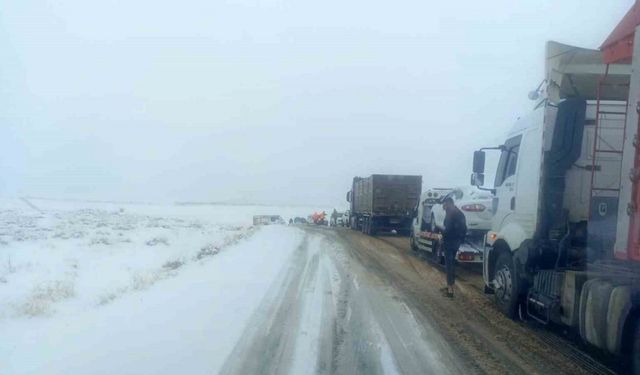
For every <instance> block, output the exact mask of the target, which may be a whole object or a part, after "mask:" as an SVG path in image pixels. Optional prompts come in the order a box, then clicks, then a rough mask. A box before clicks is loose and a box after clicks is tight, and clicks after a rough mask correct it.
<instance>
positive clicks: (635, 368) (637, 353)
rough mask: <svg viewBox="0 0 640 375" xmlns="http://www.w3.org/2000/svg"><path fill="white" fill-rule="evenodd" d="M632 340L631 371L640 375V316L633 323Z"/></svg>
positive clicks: (635, 374) (634, 374)
mask: <svg viewBox="0 0 640 375" xmlns="http://www.w3.org/2000/svg"><path fill="white" fill-rule="evenodd" d="M632 340H633V341H632V342H631V353H630V354H631V363H630V365H631V373H632V374H633V375H640V317H636V321H635V324H634V325H633V338H632Z"/></svg>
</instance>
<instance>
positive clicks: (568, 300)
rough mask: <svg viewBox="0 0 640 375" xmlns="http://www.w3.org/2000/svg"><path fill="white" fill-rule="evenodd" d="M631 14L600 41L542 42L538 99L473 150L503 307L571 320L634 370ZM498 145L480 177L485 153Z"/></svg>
mask: <svg viewBox="0 0 640 375" xmlns="http://www.w3.org/2000/svg"><path fill="white" fill-rule="evenodd" d="M639 24H640V6H639V4H638V3H636V4H635V5H634V6H633V9H632V10H631V11H630V12H629V13H628V14H627V16H625V18H624V19H623V20H622V22H621V23H620V25H619V26H618V27H617V28H616V29H615V30H614V31H613V33H612V34H611V36H610V37H609V38H608V39H607V40H606V42H605V43H604V44H603V46H602V47H601V50H590V49H583V48H577V47H572V46H568V45H563V44H560V43H555V42H548V43H547V46H546V67H545V78H544V81H543V83H542V84H541V85H540V86H539V87H538V90H535V91H534V92H532V93H530V94H529V98H530V99H533V100H536V104H535V106H534V107H535V108H534V110H533V111H532V113H530V114H529V115H528V116H526V117H523V118H521V119H519V120H518V121H517V122H516V124H515V126H514V127H513V129H512V130H511V131H510V132H509V134H508V135H507V137H506V138H505V141H504V143H503V144H502V145H498V146H494V147H485V148H483V149H480V150H478V151H476V152H475V153H474V157H473V174H472V175H471V183H472V184H473V185H476V186H478V187H481V188H484V189H487V190H489V191H490V192H491V193H492V194H493V206H494V207H493V208H494V210H493V211H494V218H493V221H492V226H491V230H490V231H489V232H488V235H487V246H486V248H485V249H484V253H485V254H484V259H483V278H484V282H485V291H486V292H487V293H491V294H493V299H494V301H495V303H496V304H497V306H498V308H499V309H500V310H501V311H502V312H504V313H505V314H506V315H508V316H510V317H513V318H515V317H518V316H520V317H522V318H525V317H528V318H530V319H534V320H536V321H539V322H541V323H543V324H549V323H553V324H554V325H561V326H566V327H569V330H572V331H573V332H575V333H576V334H577V336H579V337H580V338H581V339H582V340H583V341H584V342H586V343H588V344H590V345H592V346H595V347H597V348H599V349H601V350H602V351H604V352H607V353H611V354H614V355H619V356H620V357H621V358H631V362H632V366H631V368H632V371H633V373H634V374H640V144H639V143H638V139H639V134H638V133H639V125H640V124H639V122H638V112H639V111H640V40H639V39H640V38H634V36H635V33H636V30H637V29H636V27H637V26H638V25H639ZM486 152H498V153H499V154H500V157H499V162H498V165H497V169H496V171H495V182H494V184H493V187H491V188H488V187H485V184H484V172H485V153H486Z"/></svg>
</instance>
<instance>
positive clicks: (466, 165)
mask: <svg viewBox="0 0 640 375" xmlns="http://www.w3.org/2000/svg"><path fill="white" fill-rule="evenodd" d="M632 3H633V0H611V1H602V0H563V1H561V0H537V1H513V0H495V1H491V0H487V1H477V0H473V1H471V0H469V1H461V0H450V1H425V0H407V1H375V0H351V1H344V0H324V1H314V2H312V1H305V0H298V1H292V0H282V1H277V0H276V1H270V0H264V1H244V0H243V1H220V0H201V1H200V0H182V1H159V0H153V1H152V0H141V1H108V0H104V1H88V0H62V1H36V0H20V1H3V2H2V5H0V45H1V46H2V48H1V49H0V57H1V59H0V103H1V104H0V150H1V151H0V195H9V196H16V195H31V196H43V197H52V198H75V199H98V200H143V201H175V200H204V201H234V202H252V203H292V204H319V205H320V204H322V205H327V204H329V205H340V204H343V202H344V195H345V192H346V191H347V189H348V188H349V187H350V183H351V179H352V177H353V176H354V175H361V176H365V175H369V174H371V173H395V174H420V175H423V176H424V177H423V181H424V187H425V188H426V187H428V186H434V185H437V186H447V185H448V186H452V185H460V184H465V183H467V182H468V180H469V174H470V169H471V165H470V164H471V158H472V152H473V150H474V149H475V148H477V147H480V146H487V145H493V144H494V143H497V142H498V141H499V140H500V139H501V136H502V134H503V133H504V132H505V131H506V130H507V129H508V128H509V126H510V125H511V123H512V122H513V121H514V120H515V119H516V118H517V117H518V116H520V115H522V114H524V113H526V112H527V111H528V110H529V109H530V108H531V104H532V103H531V102H530V101H529V100H528V99H527V93H528V92H529V91H530V90H532V89H533V88H535V87H536V85H537V84H538V83H539V82H540V81H541V80H542V78H543V56H544V43H545V41H547V40H550V39H551V40H557V41H561V42H565V43H569V44H575V45H579V46H583V47H589V48H597V47H598V46H599V45H600V43H601V42H602V41H604V39H605V38H606V37H607V36H608V34H609V33H610V32H611V30H612V29H613V27H614V26H615V25H616V24H617V23H618V21H619V20H620V19H621V18H622V16H623V15H624V14H625V13H626V11H627V10H628V9H629V8H630V7H631V5H632Z"/></svg>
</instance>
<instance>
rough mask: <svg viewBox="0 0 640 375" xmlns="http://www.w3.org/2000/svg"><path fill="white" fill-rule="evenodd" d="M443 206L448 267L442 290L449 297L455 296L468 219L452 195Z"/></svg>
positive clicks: (443, 236)
mask: <svg viewBox="0 0 640 375" xmlns="http://www.w3.org/2000/svg"><path fill="white" fill-rule="evenodd" d="M442 208H444V211H445V212H446V215H445V217H444V232H443V233H442V242H443V247H444V259H445V266H446V269H447V286H446V287H445V288H442V292H443V293H446V296H447V297H450V298H452V297H453V284H454V282H455V268H454V267H455V263H456V254H457V253H458V249H459V248H460V245H462V242H463V241H464V237H465V236H466V235H467V220H466V219H465V217H464V214H463V213H462V211H460V209H458V207H456V205H455V204H454V203H453V199H452V198H451V197H446V198H445V199H444V200H443V202H442Z"/></svg>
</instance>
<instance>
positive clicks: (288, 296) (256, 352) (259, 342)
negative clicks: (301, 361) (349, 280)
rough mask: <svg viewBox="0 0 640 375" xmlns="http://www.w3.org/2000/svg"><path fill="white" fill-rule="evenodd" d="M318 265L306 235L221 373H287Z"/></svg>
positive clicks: (317, 257)
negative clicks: (304, 306)
mask: <svg viewBox="0 0 640 375" xmlns="http://www.w3.org/2000/svg"><path fill="white" fill-rule="evenodd" d="M318 264H319V256H318V254H317V253H315V254H310V252H309V236H308V235H306V236H305V238H304V240H303V241H302V243H301V244H300V246H299V247H298V248H297V249H296V251H295V252H294V253H293V255H292V259H291V261H290V263H289V267H288V269H287V271H286V273H284V275H283V277H282V278H280V279H279V280H277V281H276V283H275V284H274V285H273V287H272V291H273V293H270V294H269V295H267V296H266V297H265V299H263V301H262V302H261V304H260V307H259V308H258V310H257V311H256V312H255V313H254V316H253V317H252V319H251V323H250V324H249V325H248V326H247V327H246V328H245V331H244V332H243V334H242V336H241V337H242V338H241V339H240V341H239V342H238V343H237V344H236V346H235V347H234V349H233V350H232V352H231V354H230V355H229V357H228V358H227V360H226V361H225V364H224V365H223V367H222V369H221V371H220V374H286V373H288V372H289V369H290V367H291V364H292V361H293V358H294V353H295V349H296V343H297V341H298V340H297V339H298V335H299V332H300V320H301V313H302V310H303V309H302V308H303V303H302V301H303V300H304V298H302V297H303V294H305V293H306V291H308V290H312V291H313V287H314V286H313V281H314V280H315V278H316V274H317V270H318Z"/></svg>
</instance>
